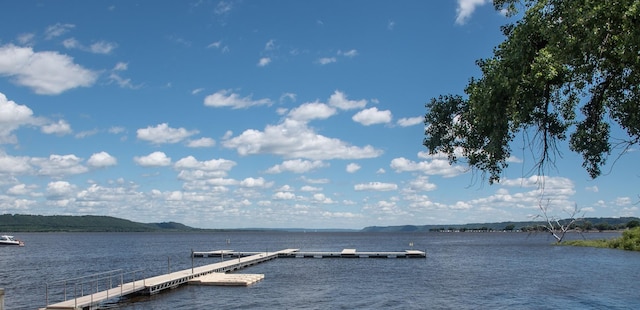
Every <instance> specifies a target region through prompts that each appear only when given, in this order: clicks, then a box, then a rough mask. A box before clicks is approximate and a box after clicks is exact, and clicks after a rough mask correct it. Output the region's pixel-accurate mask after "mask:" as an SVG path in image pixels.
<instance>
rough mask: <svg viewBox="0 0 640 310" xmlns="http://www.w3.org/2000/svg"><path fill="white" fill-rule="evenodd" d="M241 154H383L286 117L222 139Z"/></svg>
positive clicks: (318, 157)
mask: <svg viewBox="0 0 640 310" xmlns="http://www.w3.org/2000/svg"><path fill="white" fill-rule="evenodd" d="M223 146H224V147H226V148H232V149H236V151H237V152H238V153H239V154H240V155H243V156H244V155H253V154H275V155H279V156H283V157H286V158H305V159H312V160H327V159H361V158H373V157H378V156H380V155H381V154H382V151H381V150H378V149H375V148H374V147H373V146H370V145H367V146H365V147H357V146H352V145H348V144H347V143H345V142H343V141H341V140H339V139H332V138H328V137H325V136H322V135H319V134H317V133H316V132H314V131H313V130H312V129H310V128H309V127H307V126H306V124H305V123H302V122H298V121H295V120H290V119H286V120H284V121H283V122H282V123H281V124H278V125H275V126H273V125H268V126H267V127H266V128H265V129H264V131H259V130H254V129H249V130H245V131H244V132H243V133H242V134H240V135H239V136H236V137H233V138H228V139H227V140H225V141H224V142H223Z"/></svg>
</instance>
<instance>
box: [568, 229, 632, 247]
mask: <svg viewBox="0 0 640 310" xmlns="http://www.w3.org/2000/svg"><path fill="white" fill-rule="evenodd" d="M562 244H564V245H574V246H586V247H596V248H611V249H620V250H627V251H640V227H635V228H632V229H629V230H625V231H624V232H623V233H622V236H620V237H619V238H615V239H609V240H605V239H600V240H571V241H564V242H563V243H562Z"/></svg>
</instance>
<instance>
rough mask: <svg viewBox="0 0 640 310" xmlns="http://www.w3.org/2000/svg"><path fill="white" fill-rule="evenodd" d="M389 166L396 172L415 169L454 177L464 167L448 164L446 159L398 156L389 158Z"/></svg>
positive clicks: (428, 173)
mask: <svg viewBox="0 0 640 310" xmlns="http://www.w3.org/2000/svg"><path fill="white" fill-rule="evenodd" d="M390 166H391V168H392V169H393V170H395V171H396V172H414V171H417V172H422V173H424V174H427V175H441V176H444V177H454V176H457V175H460V174H463V173H465V168H464V167H462V166H457V165H450V164H449V161H448V160H446V159H433V160H430V161H421V162H415V161H412V160H409V159H406V158H404V157H398V158H394V159H392V160H391V164H390Z"/></svg>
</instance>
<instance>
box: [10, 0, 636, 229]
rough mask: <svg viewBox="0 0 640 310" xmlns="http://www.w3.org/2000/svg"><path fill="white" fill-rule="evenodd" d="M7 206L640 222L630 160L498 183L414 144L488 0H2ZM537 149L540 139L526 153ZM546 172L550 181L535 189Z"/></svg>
mask: <svg viewBox="0 0 640 310" xmlns="http://www.w3.org/2000/svg"><path fill="white" fill-rule="evenodd" d="M2 11H3V24H4V26H3V27H1V28H0V213H17V214H41V215H53V214H65V215H108V216H115V217H121V218H126V219H130V220H133V221H139V222H161V221H176V222H181V223H184V224H186V225H190V226H194V227H201V228H243V227H304V228H362V227H365V226H372V225H401V224H443V225H444V224H459V223H477V222H495V221H511V220H513V221H526V220H529V219H530V218H531V216H534V215H536V214H539V213H540V212H539V209H538V206H539V205H540V204H541V203H542V204H544V205H548V207H549V210H550V213H551V214H552V215H556V216H559V217H563V216H565V215H566V213H565V212H564V211H565V209H567V208H573V206H575V205H577V206H578V207H579V208H580V209H582V210H583V211H585V212H586V216H594V217H609V216H611V217H618V216H640V211H638V204H637V202H638V200H639V198H638V195H639V194H640V192H639V190H638V186H637V184H638V178H639V175H638V172H639V169H638V167H639V166H638V153H637V152H634V150H633V149H632V150H630V151H628V152H626V153H625V154H624V155H623V156H621V157H620V158H619V159H618V160H617V161H616V162H615V164H613V162H614V160H613V159H612V160H610V161H609V162H610V165H608V166H607V167H605V169H604V171H605V175H603V176H602V177H600V178H598V179H596V180H591V179H589V177H588V175H587V173H586V172H585V171H584V170H583V169H582V167H581V158H580V157H579V156H578V155H575V154H573V153H571V152H570V151H569V150H567V149H566V148H565V147H564V145H562V146H561V153H562V156H561V157H559V158H558V159H557V161H556V166H555V168H553V169H549V170H548V171H546V173H545V176H544V177H543V178H541V177H540V176H538V175H536V173H535V171H533V172H534V173H532V171H531V168H532V163H533V159H532V158H533V157H532V152H531V151H530V150H527V149H523V148H522V138H521V137H518V138H516V141H514V152H513V157H512V160H510V166H509V169H508V170H507V171H505V173H504V176H503V180H502V181H501V182H500V183H499V184H494V185H488V184H487V183H486V182H483V180H482V179H481V176H480V175H478V174H477V173H475V174H474V173H472V172H469V171H468V169H467V167H465V166H464V165H453V166H451V165H449V164H448V162H447V161H446V158H444V157H442V156H438V155H435V156H429V155H428V154H427V153H426V149H425V148H424V146H422V140H423V138H424V128H425V127H424V124H423V116H424V113H425V112H426V111H425V107H424V104H425V103H426V102H427V101H429V99H430V98H432V97H436V96H438V95H440V94H447V93H456V94H461V93H462V92H463V89H464V87H465V85H466V83H467V82H468V79H469V78H470V77H472V76H478V69H477V67H476V66H475V60H477V59H479V58H483V57H489V56H490V55H491V52H492V49H493V47H494V46H496V45H497V44H498V43H499V42H501V41H502V40H503V37H502V36H501V34H500V30H499V26H500V25H503V24H505V23H507V22H508V21H509V20H508V19H507V18H506V17H505V16H503V15H502V14H500V13H499V12H496V11H495V10H494V9H493V6H492V5H491V3H489V2H488V1H483V0H458V1H453V0H452V1H422V0H414V1H402V2H397V1H376V0H374V1H371V0H366V1H364V0H361V1H252V0H242V1H232V0H228V1H227V0H225V1H218V0H214V1H206V0H198V1H55V2H51V1H9V2H5V3H3V5H2ZM534 152H535V151H534ZM541 181H544V184H545V187H544V191H542V190H541V188H540V184H541Z"/></svg>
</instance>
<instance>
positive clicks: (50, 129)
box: [41, 120, 71, 135]
mask: <svg viewBox="0 0 640 310" xmlns="http://www.w3.org/2000/svg"><path fill="white" fill-rule="evenodd" d="M41 130H42V132H43V133H46V134H56V135H66V134H69V133H71V126H70V125H69V123H67V122H66V121H64V120H59V121H58V122H57V123H51V124H47V125H43V126H42V128H41Z"/></svg>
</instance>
